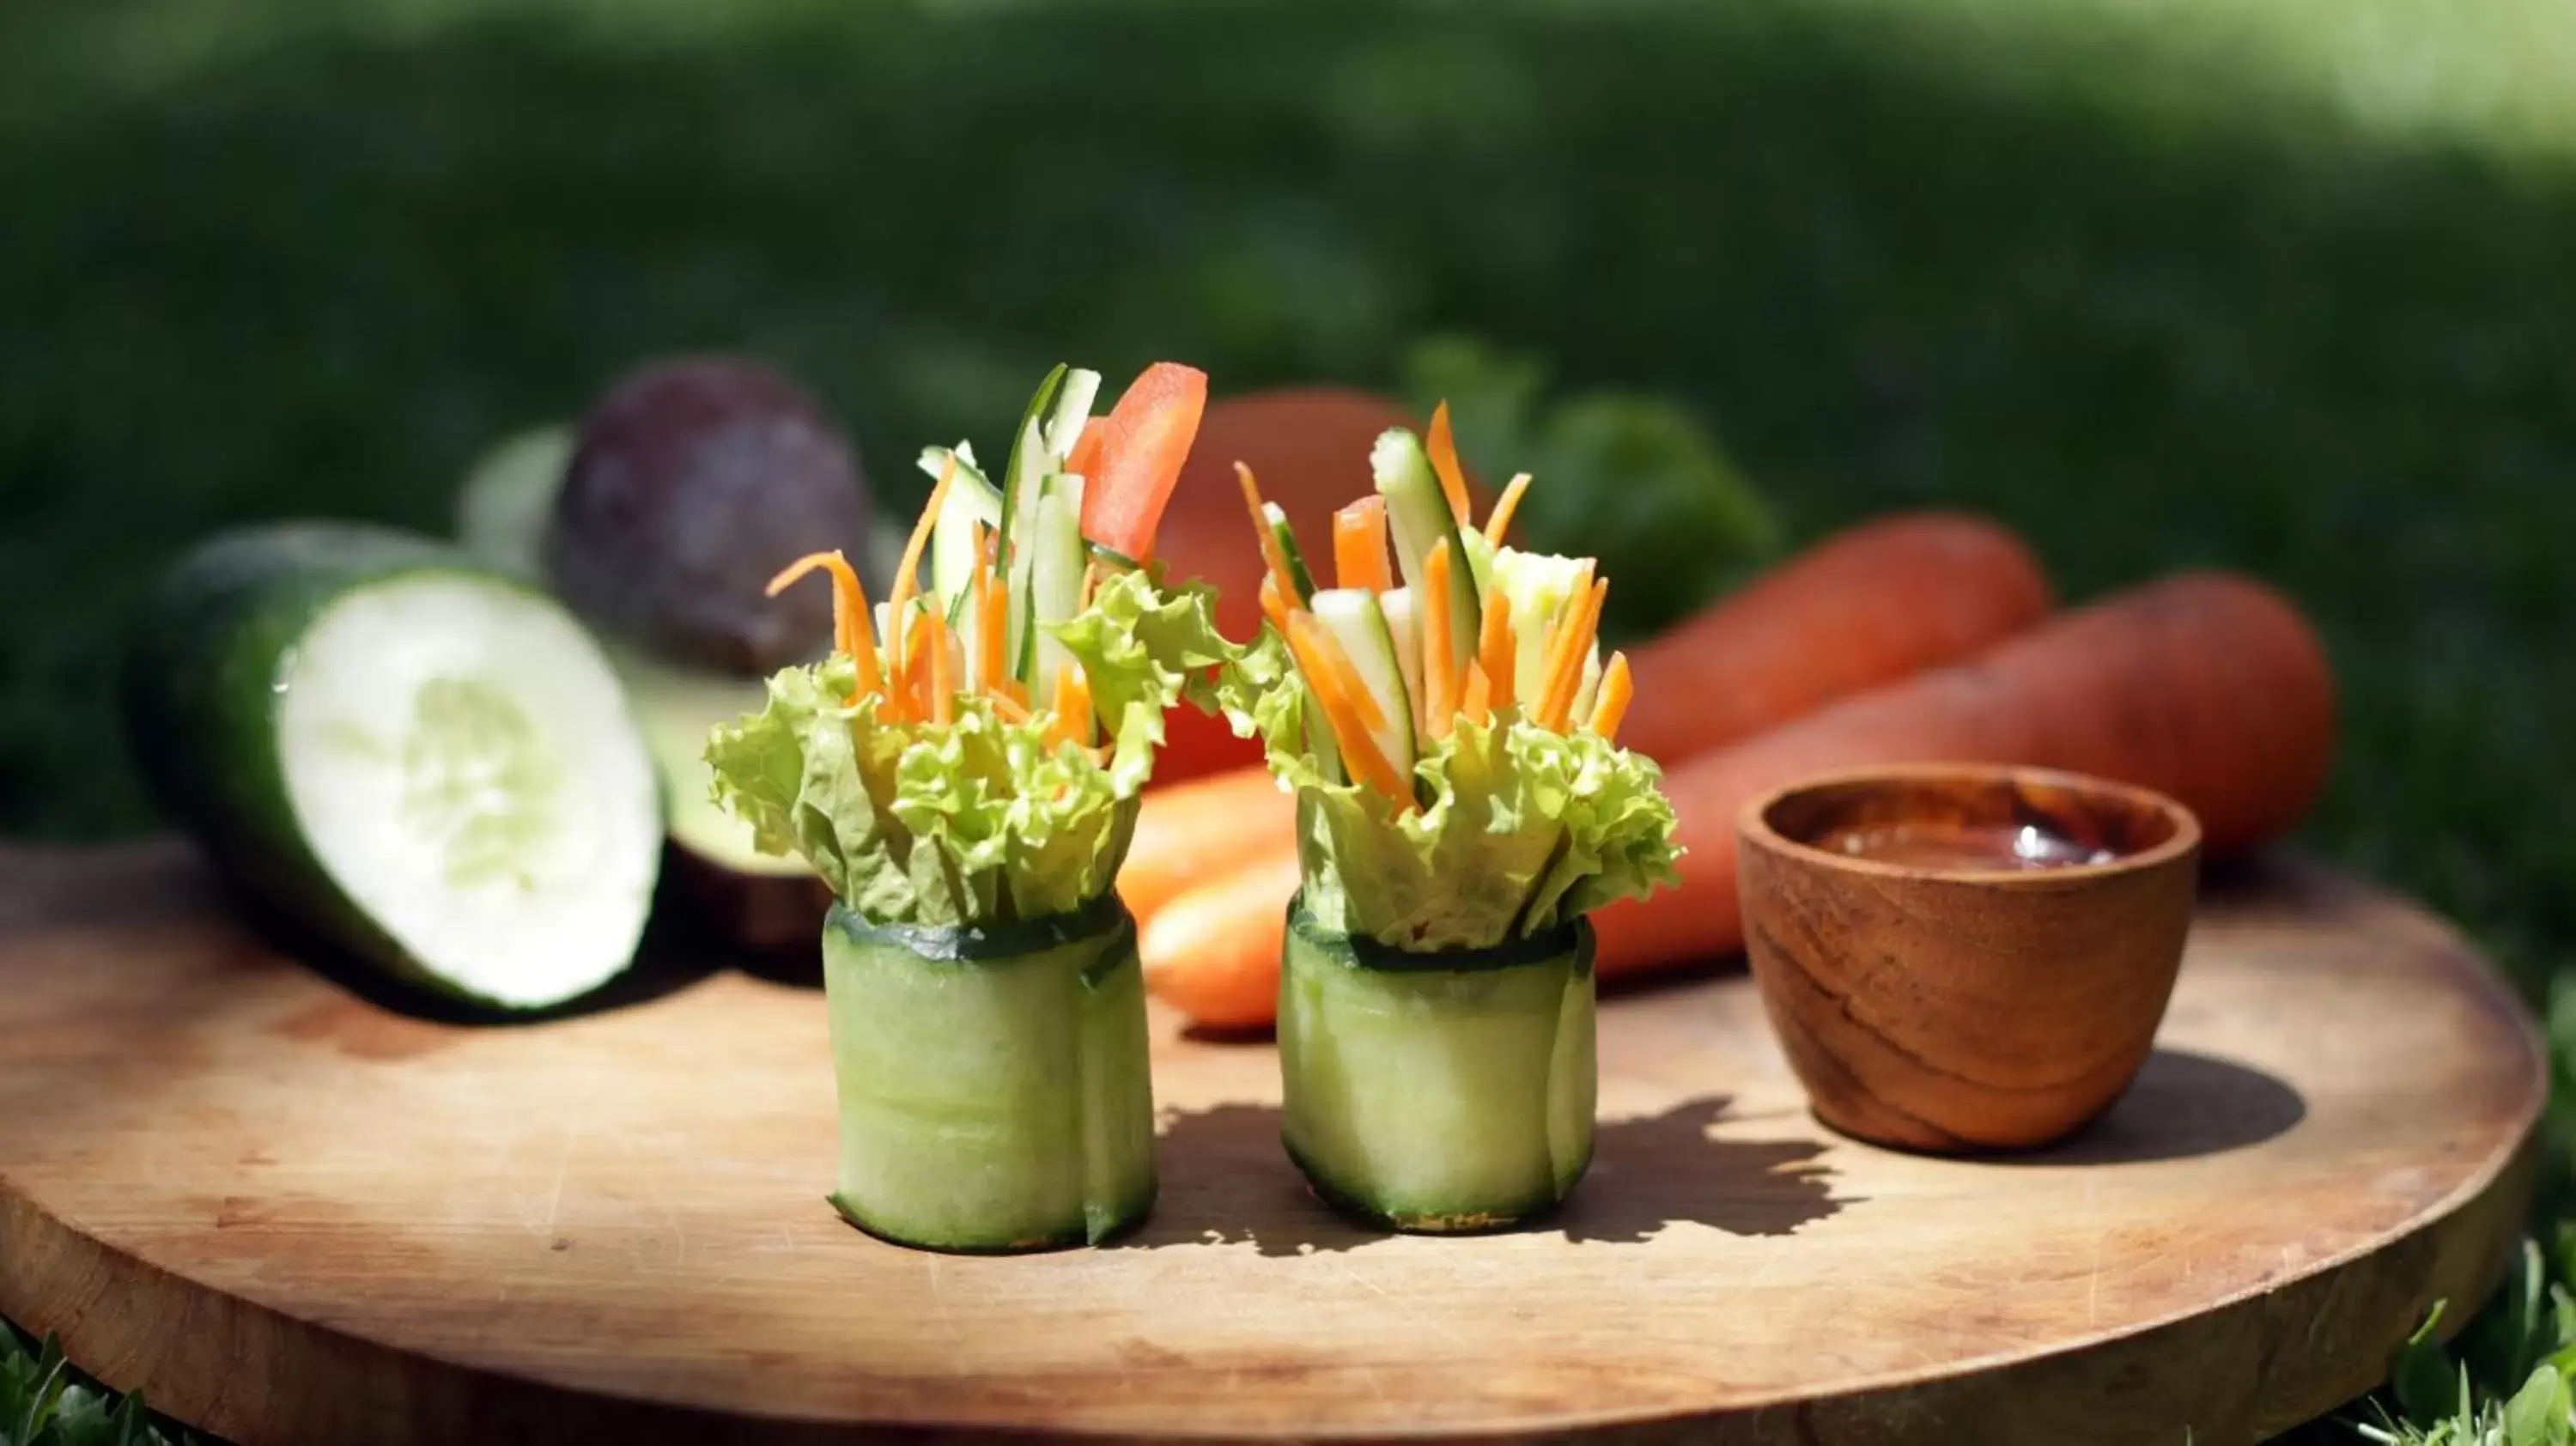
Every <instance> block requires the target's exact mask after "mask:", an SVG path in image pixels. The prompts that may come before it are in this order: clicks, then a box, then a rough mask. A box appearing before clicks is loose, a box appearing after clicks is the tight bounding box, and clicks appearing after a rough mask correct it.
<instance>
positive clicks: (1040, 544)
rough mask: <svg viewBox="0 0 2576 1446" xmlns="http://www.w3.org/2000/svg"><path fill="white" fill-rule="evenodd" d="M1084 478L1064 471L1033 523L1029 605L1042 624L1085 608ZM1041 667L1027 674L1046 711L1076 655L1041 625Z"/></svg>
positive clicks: (1046, 490) (1046, 486) (1036, 637)
mask: <svg viewBox="0 0 2576 1446" xmlns="http://www.w3.org/2000/svg"><path fill="white" fill-rule="evenodd" d="M1082 487H1083V482H1082V479H1081V478H1079V477H1076V476H1073V475H1071V474H1069V473H1064V472H1058V473H1056V474H1055V475H1054V476H1051V477H1049V478H1047V479H1046V480H1045V482H1044V483H1043V484H1042V485H1041V487H1040V490H1039V494H1038V506H1037V515H1036V519H1035V521H1034V522H1033V523H1032V524H1031V525H1030V527H1029V532H1028V538H1029V552H1030V554H1031V557H1030V565H1029V592H1028V599H1029V602H1028V606H1029V613H1030V616H1031V618H1032V619H1033V620H1034V621H1035V622H1037V623H1061V622H1067V621H1070V620H1071V619H1072V617H1073V615H1074V614H1075V613H1077V612H1080V611H1081V610H1082V575H1083V573H1084V572H1085V571H1086V570H1087V569H1088V568H1089V567H1090V565H1091V553H1090V551H1089V550H1088V549H1087V548H1085V547H1084V546H1083V545H1082ZM1030 636H1031V638H1032V640H1033V642H1034V645H1035V653H1036V656H1035V666H1034V667H1033V668H1032V669H1031V670H1030V671H1029V673H1028V674H1027V677H1028V680H1029V687H1030V689H1031V693H1030V696H1031V698H1033V699H1034V700H1035V701H1036V703H1037V705H1038V706H1040V707H1044V706H1046V704H1047V702H1048V700H1050V699H1052V698H1054V696H1055V680H1056V675H1057V674H1058V673H1061V672H1063V671H1064V668H1065V665H1066V664H1067V663H1069V662H1071V661H1072V657H1073V655H1072V654H1071V653H1068V652H1066V651H1065V647H1064V644H1062V643H1060V642H1057V641H1056V640H1055V638H1054V637H1053V636H1052V635H1050V634H1049V633H1047V632H1046V630H1045V629H1044V628H1043V627H1041V628H1037V629H1035V630H1034V631H1033V632H1032V633H1031V635H1030Z"/></svg>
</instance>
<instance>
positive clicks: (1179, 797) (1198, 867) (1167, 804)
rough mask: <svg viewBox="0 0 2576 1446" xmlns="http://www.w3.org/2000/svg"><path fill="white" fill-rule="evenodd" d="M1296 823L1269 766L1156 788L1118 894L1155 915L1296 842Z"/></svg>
mask: <svg viewBox="0 0 2576 1446" xmlns="http://www.w3.org/2000/svg"><path fill="white" fill-rule="evenodd" d="M1283 631H1284V629H1283ZM1296 827H1297V799H1296V796H1295V795H1294V794H1291V793H1289V792H1288V791H1287V790H1286V789H1284V788H1282V787H1280V785H1279V781H1278V780H1277V779H1275V778H1273V777H1271V776H1270V769H1269V768H1268V767H1267V766H1266V765H1263V764H1259V763H1255V764H1252V765H1251V766H1249V767H1245V768H1233V769H1228V770H1226V771H1225V772H1223V773H1211V774H1207V775H1204V776H1202V777H1199V778H1193V779H1191V780H1190V781H1188V782H1187V783H1176V784H1173V785H1171V786H1169V787H1166V788H1157V789H1153V790H1150V791H1148V792H1147V793H1146V795H1145V805H1144V808H1143V810H1142V811H1141V812H1139V813H1138V814H1137V816H1136V836H1135V839H1134V841H1133V842H1131V843H1130V844H1129V845H1128V846H1127V862H1126V863H1125V865H1123V866H1122V867H1121V868H1120V869H1119V870H1118V896H1119V897H1120V898H1122V899H1125V900H1126V901H1127V907H1128V909H1130V910H1131V911H1133V912H1134V914H1135V915H1136V917H1137V918H1138V919H1140V920H1143V919H1151V918H1152V917H1153V916H1154V915H1155V913H1156V912H1157V911H1159V910H1160V909H1161V908H1162V907H1163V905H1165V904H1167V903H1169V902H1171V900H1172V899H1173V898H1174V897H1175V896H1177V895H1179V894H1182V893H1185V892H1187V891H1188V890H1189V889H1190V888H1191V886H1193V885H1195V884H1198V883H1201V882H1204V881H1206V880H1209V879H1212V878H1214V877H1216V876H1217V875H1218V874H1221V873H1223V872H1225V871H1226V870H1227V869H1229V868H1231V867H1233V866H1234V865H1236V864H1239V863H1243V862H1245V861H1246V860H1250V859H1256V858H1263V857H1267V856H1268V855H1270V854H1273V853H1278V852H1283V851H1286V850H1287V849H1289V848H1291V847H1293V845H1291V843H1290V840H1291V837H1292V835H1293V833H1294V831H1295V829H1296ZM1282 902H1283V903H1284V902H1285V901H1284V899H1283V901H1282Z"/></svg>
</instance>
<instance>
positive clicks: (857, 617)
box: [767, 551, 885, 703]
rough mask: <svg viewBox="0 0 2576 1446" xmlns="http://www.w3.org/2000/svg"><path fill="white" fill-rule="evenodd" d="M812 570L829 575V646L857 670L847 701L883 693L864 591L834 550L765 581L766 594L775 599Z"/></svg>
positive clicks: (805, 558)
mask: <svg viewBox="0 0 2576 1446" xmlns="http://www.w3.org/2000/svg"><path fill="white" fill-rule="evenodd" d="M816 568H822V569H825V570H826V571H828V572H830V573H831V575H832V647H833V649H834V650H835V651H837V652H842V653H847V654H848V655H849V657H850V661H851V662H852V663H854V664H856V665H857V668H858V675H859V676H858V684H857V687H856V690H855V691H853V692H852V693H851V694H850V701H851V702H853V703H855V702H857V701H858V700H859V698H860V697H861V696H863V695H865V694H868V693H877V692H882V691H884V689H885V674H884V670H883V669H882V668H880V667H879V666H878V664H877V644H876V629H875V628H874V627H873V626H871V625H870V624H869V622H868V594H867V589H865V588H863V587H861V586H860V585H859V571H858V569H857V568H854V567H852V566H850V560H849V559H848V558H846V557H843V556H842V555H841V554H840V553H839V552H838V551H833V552H809V553H807V554H805V555H804V556H803V557H800V558H798V559H796V560H795V561H794V562H791V563H789V564H788V565H787V566H786V567H784V568H782V569H780V570H779V573H778V576H776V577H773V578H771V579H770V580H769V589H768V594H767V595H768V596H770V597H776V596H778V595H779V594H780V593H782V592H785V591H786V590H787V588H788V586H789V585H790V584H792V583H794V582H795V581H796V580H797V579H798V578H801V577H803V576H804V575H805V574H807V573H809V572H812V571H814V570H815V569H816Z"/></svg>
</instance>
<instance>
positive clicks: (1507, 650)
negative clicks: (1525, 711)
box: [1476, 597, 1520, 708]
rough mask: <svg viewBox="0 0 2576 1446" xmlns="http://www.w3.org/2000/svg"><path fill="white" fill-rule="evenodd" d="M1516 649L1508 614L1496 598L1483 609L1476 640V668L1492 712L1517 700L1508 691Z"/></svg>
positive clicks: (1510, 614)
mask: <svg viewBox="0 0 2576 1446" xmlns="http://www.w3.org/2000/svg"><path fill="white" fill-rule="evenodd" d="M1519 648H1520V642H1519V640H1518V639H1516V638H1514V637H1513V636H1512V610H1511V608H1510V607H1509V606H1507V605H1506V604H1505V600H1504V599H1502V598H1500V597H1496V598H1495V599H1494V600H1493V601H1492V602H1491V603H1490V604H1488V605H1487V606H1486V608H1485V620H1484V625H1483V631H1482V632H1481V633H1479V634H1478V635H1477V638H1476V667H1477V668H1478V670H1479V671H1481V672H1483V673H1484V675H1485V685H1486V690H1487V692H1488V693H1489V694H1490V695H1491V697H1492V699H1493V706H1494V707H1496V708H1508V707H1510V706H1511V705H1512V703H1513V701H1514V699H1515V697H1516V696H1517V695H1516V694H1514V693H1513V691H1512V684H1513V683H1514V682H1516V681H1517V680H1516V679H1515V678H1514V677H1513V676H1512V671H1513V667H1514V665H1515V664H1516V663H1517V662H1518V660H1519Z"/></svg>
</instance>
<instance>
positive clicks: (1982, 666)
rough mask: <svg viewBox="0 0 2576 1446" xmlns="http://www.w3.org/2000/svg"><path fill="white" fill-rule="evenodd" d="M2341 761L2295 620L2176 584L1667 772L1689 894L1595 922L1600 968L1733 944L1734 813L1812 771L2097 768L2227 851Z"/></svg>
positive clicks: (2256, 600) (2202, 587)
mask: <svg viewBox="0 0 2576 1446" xmlns="http://www.w3.org/2000/svg"><path fill="white" fill-rule="evenodd" d="M2333 751H2334V680H2333V677H2332V675H2331V674H2330V673H2329V672H2328V670H2327V666H2326V659H2325V653H2324V650H2323V649H2322V648H2321V647H2320V646H2319V644H2318V642H2317V639H2316V635H2315V634H2314V633H2313V632H2311V631H2310V630H2309V628H2308V625H2307V623H2306V621H2305V620H2304V619H2302V618H2301V617H2300V616H2299V614H2298V612H2297V611H2296V610H2295V609H2293V608H2292V607H2291V606H2290V605H2289V604H2288V603H2287V602H2285V601H2284V600H2283V599H2282V598H2281V597H2280V596H2279V595H2278V594H2276V593H2274V592H2272V591H2271V590H2270V589H2268V588H2265V587H2263V586H2261V585H2259V584H2257V583H2254V582H2250V581H2248V580H2246V579H2244V578H2241V577H2234V576H2229V575H2225V574H2216V573H2200V574H2186V575H2184V576H2180V577H2175V578H2169V579H2167V580H2165V581H2162V582H2158V583H2153V584H2150V585H2148V586H2145V587H2141V588H2137V589H2134V590H2132V591H2129V592H2126V593H2122V594H2119V595H2117V596H2115V597H2112V598H2109V599H2107V600H2105V601H2103V602H2100V603H2096V604H2094V605H2093V606H2091V607H2088V608H2085V609H2083V610H2082V611H2080V612H2074V613H2069V614H2067V615H2065V616H2064V617H2062V618H2060V619H2058V620H2057V621H2055V622H2053V623H2051V624H2049V625H2048V626H2046V627H2043V628H2040V629H2038V630H2037V631H2034V632H2031V633H2028V634H2026V635H2024V636H2022V637H2021V638H2018V639H2015V640H2013V641H2011V642H2007V643H2005V644H2003V645H2001V646H2000V647H1997V648H1994V649H1993V650H1991V651H1989V652H1987V653H1985V654H1983V655H1981V656H1979V657H1977V658H1975V659H1973V660H1971V661H1969V662H1967V663H1963V664H1960V665H1958V666H1955V667H1949V668H1942V669H1938V670H1935V671H1932V672H1928V673H1924V674H1921V675H1919V676H1917V677H1914V678H1912V679H1909V680H1907V681H1905V682H1901V683H1897V684H1894V685H1892V686H1889V687H1885V688H1880V689H1878V690H1876V691H1874V692H1870V693H1864V694H1862V695H1860V696H1858V697H1855V698H1851V699H1848V700H1846V701H1844V702H1843V703H1840V704H1838V705H1836V706H1834V707H1832V708H1828V709H1826V710H1825V711H1823V712H1821V713H1817V714H1815V715H1813V716H1811V717H1809V718H1806V719H1804V720H1802V721H1800V722H1797V723H1793V724H1791V725H1789V726H1788V727H1785V728H1781V729H1777V730H1775V731H1773V732H1770V733H1766V734H1764V735H1762V736H1761V737H1759V738H1756V739H1754V740H1752V741H1751V742H1748V743H1746V744H1744V745H1743V746H1741V747H1737V748H1733V749H1729V750H1726V751H1724V752H1721V753H1713V754H1708V755H1705V756H1703V757H1701V758H1698V759H1694V760H1692V761H1690V762H1688V763H1686V764H1684V765H1682V766H1681V767H1679V768H1676V769H1674V770H1672V771H1671V772H1670V773H1668V774H1666V775H1665V779H1664V787H1665V791H1666V794H1667V795H1668V796H1669V797H1670V798H1671V799H1672V801H1673V808H1674V812H1675V813H1676V815H1677V816H1678V819H1679V823H1680V829H1679V833H1678V838H1679V840H1680V842H1681V843H1682V845H1683V846H1684V847H1685V848H1686V849H1688V850H1689V852H1688V853H1687V854H1685V855H1684V856H1683V858H1682V862H1681V872H1682V886H1681V888H1680V889H1679V890H1678V891H1676V892H1671V893H1666V894H1661V895H1658V896H1656V897H1655V898H1653V899H1651V900H1648V901H1646V902H1644V903H1642V904H1623V905H1619V906H1617V907H1614V908H1611V909H1606V910H1604V911H1602V913H1601V914H1600V915H1599V916H1598V918H1597V919H1596V920H1595V923H1596V924H1597V925H1598V927H1599V929H1600V933H1601V947H1600V954H1599V966H1600V968H1601V971H1602V973H1603V974H1604V975H1605V976H1611V975H1617V974H1622V973H1633V972H1636V971H1639V970H1643V969H1649V968H1653V967H1655V966H1658V965H1663V964H1670V963H1675V962H1679V961H1683V960H1688V959H1692V958H1704V957H1707V956H1709V955H1714V954H1723V953H1726V952H1729V951H1731V950H1733V949H1735V948H1737V947H1738V946H1740V945H1741V944H1742V943H1743V932H1742V929H1743V926H1742V922H1741V918H1740V916H1739V913H1738V904H1737V899H1736V892H1735V816H1736V813H1737V811H1738V810H1739V809H1741V808H1742V807H1743V806H1744V805H1745V803H1746V802H1748V801H1749V800H1751V799H1752V798H1754V797H1755V796H1757V795H1759V794H1761V793H1763V792H1765V791H1767V790H1769V789H1772V788H1777V787H1779V786H1781V785H1783V784H1786V783H1789V782H1791V781H1793V780H1795V779H1797V778H1800V777H1802V776H1805V775H1808V774H1812V773H1819V772H1823V771H1825V770H1828V769H1836V768H1850V767H1859V766H1863V765H1867V764H1873V763H1895V762H1908V761H1930V760H1946V761H1956V762H1995V763H2029V764H2036V765H2040V766H2044V767H2050V768H2064V769H2071V770H2074V771H2076V772H2080V773H2093V774H2099V775H2102V776H2104V777H2107V778H2113V779H2118V780H2120V781H2122V782H2126V783H2135V784H2142V785H2144V786H2146V787H2149V788H2153V789H2157V790H2160V791H2162V792H2164V793H2168V794H2171V795H2172V796H2174V797H2175V798H2178V799H2180V800H2181V801H2182V802H2183V803H2185V804H2187V805H2189V806H2190V807H2191V809H2192V810H2193V811H2194V812H2196V813H2198V814H2199V815H2200V821H2201V828H2202V831H2203V834H2204V836H2205V838H2206V839H2207V841H2208V846H2209V848H2210V850H2211V851H2212V852H2214V853H2224V852H2226V851H2229V850H2232V849H2241V848H2244V847H2246V846H2247V845H2250V844H2254V843H2259V842H2261V841H2262V840H2264V839H2266V838H2269V837H2272V836H2273V835H2275V834H2278V833H2280V832H2281V831H2283V830H2284V829H2287V828H2288V827H2290V826H2291V825H2292V824H2294V823H2296V822H2297V821H2298V819H2299V817H2300V816H2301V815H2302V814H2304V813H2305V812H2306V811H2307V808H2308V805H2309V804H2310V803H2311V802H2313V801H2314V800H2315V798H2316V795H2317V792H2318V790H2319V789H2320V788H2321V787H2323V785H2324V782H2325V776H2326V769H2327V766H2328V764H2329V762H2330V761H2331V759H2332V756H2333Z"/></svg>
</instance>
